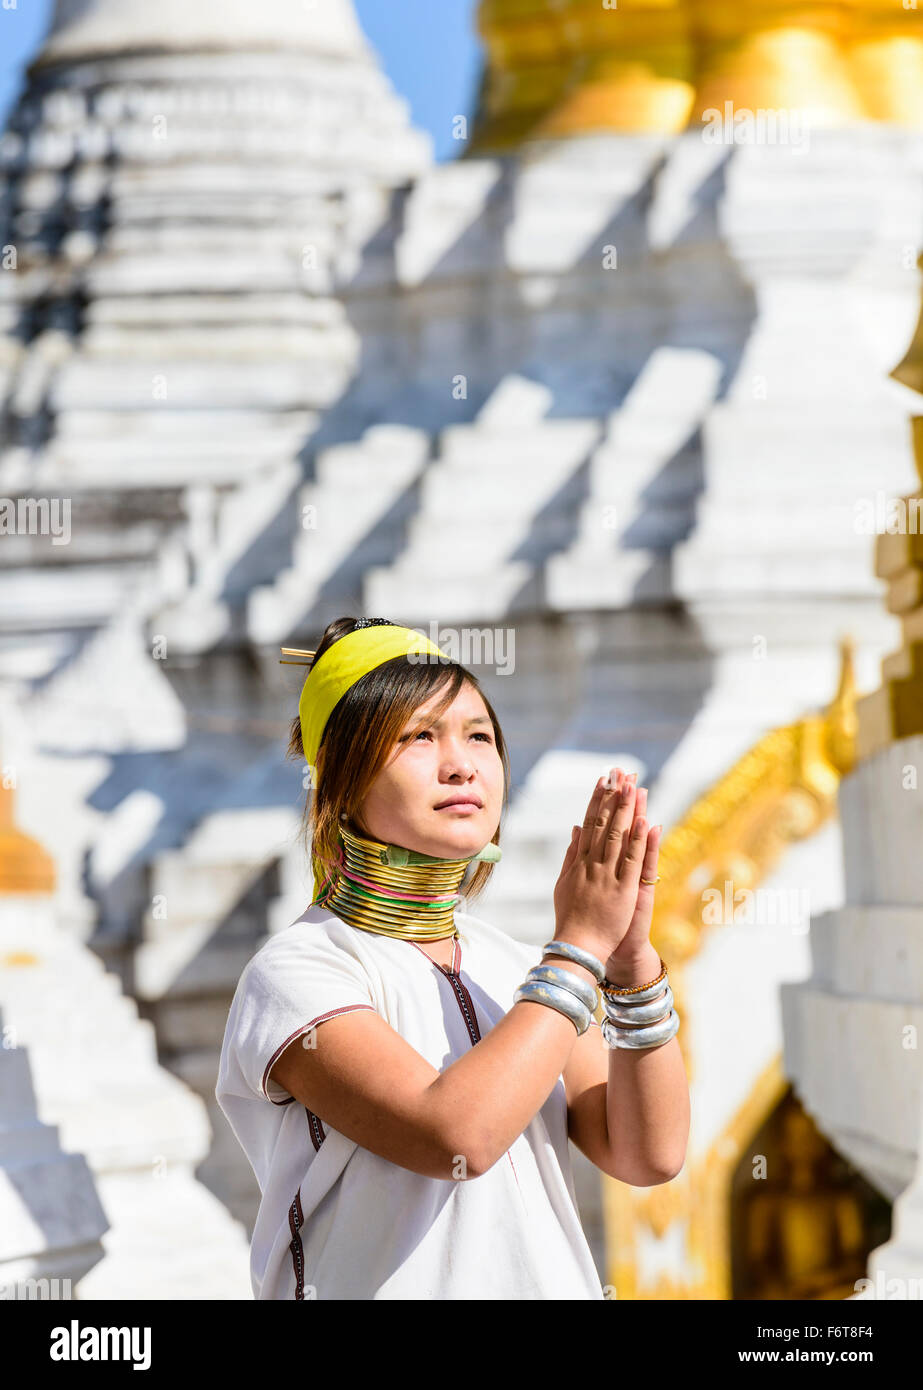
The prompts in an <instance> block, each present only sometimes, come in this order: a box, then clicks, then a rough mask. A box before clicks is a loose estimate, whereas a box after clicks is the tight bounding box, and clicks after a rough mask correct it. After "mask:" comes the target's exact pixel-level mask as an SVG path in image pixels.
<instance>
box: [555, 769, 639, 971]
mask: <svg viewBox="0 0 923 1390" xmlns="http://www.w3.org/2000/svg"><path fill="white" fill-rule="evenodd" d="M613 771H614V769H613ZM605 784H606V778H605V777H600V779H599V781H598V782H597V784H596V787H595V790H594V791H593V795H592V796H591V797H590V801H589V805H588V806H587V811H586V815H585V816H584V818H583V825H582V826H581V827H579V833H578V827H576V826H575V827H574V831H573V832H572V834H571V842H570V845H569V847H568V850H567V853H566V854H565V856H564V863H563V865H562V866H561V872H560V874H559V876H558V881H557V883H556V884H555V889H554V911H555V933H554V940H555V941H567V942H570V944H571V945H573V946H580V947H582V948H583V950H585V951H589V952H590V953H591V954H592V955H594V956H596V958H597V959H598V960H599V961H601V962H602V964H603V965H605V964H606V962H607V961H608V959H609V957H610V956H611V955H612V954H613V952H614V951H616V950H617V948H618V947H619V945H620V944H621V942H622V940H623V938H624V936H625V934H626V932H627V931H628V928H629V926H630V925H631V923H632V919H633V918H634V917H635V912H636V908H637V906H638V886H639V884H640V880H641V866H642V864H643V863H644V856H645V852H646V850H647V837H648V825H647V822H646V821H645V820H644V819H643V818H641V819H639V820H638V821H636V822H634V826H633V825H632V822H633V816H634V806H635V791H636V788H635V787H634V785H633V784H632V783H631V782H629V781H628V779H627V778H625V779H624V780H622V784H621V787H619V786H618V785H617V783H616V782H613V785H612V787H611V788H607V787H606V785H605ZM629 837H630V838H629ZM650 897H651V899H652V898H653V895H652V894H651V895H650ZM636 920H637V919H636Z"/></svg>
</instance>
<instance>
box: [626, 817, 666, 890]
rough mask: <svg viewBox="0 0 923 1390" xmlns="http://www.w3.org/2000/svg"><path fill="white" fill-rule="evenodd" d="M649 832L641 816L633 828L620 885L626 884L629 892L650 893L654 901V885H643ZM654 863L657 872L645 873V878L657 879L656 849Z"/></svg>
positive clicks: (645, 821)
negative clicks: (642, 879) (643, 869)
mask: <svg viewBox="0 0 923 1390" xmlns="http://www.w3.org/2000/svg"><path fill="white" fill-rule="evenodd" d="M648 830H649V826H648V823H647V820H646V819H645V817H644V816H639V817H638V819H637V820H636V821H635V824H634V826H633V828H632V832H631V837H630V839H629V841H628V849H627V851H626V853H625V860H624V863H623V864H622V872H621V873H620V874H619V883H621V884H624V885H625V887H626V888H627V889H628V890H629V892H634V893H636V894H638V893H650V894H651V900H652V901H653V885H652V884H642V883H641V878H642V866H643V865H645V864H646V863H647V862H648V843H647V841H648ZM653 862H654V865H655V870H654V872H653V873H650V874H649V873H644V874H643V877H644V878H655V877H656V864H657V852H656V849H655V852H654V856H653Z"/></svg>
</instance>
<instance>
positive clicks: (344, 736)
mask: <svg viewBox="0 0 923 1390" xmlns="http://www.w3.org/2000/svg"><path fill="white" fill-rule="evenodd" d="M307 655H309V656H310V655H312V654H311V653H308V654H307ZM290 751H291V752H292V753H293V754H294V755H296V756H298V757H299V758H303V759H304V760H305V761H306V762H307V763H308V765H309V768H310V769H311V778H312V785H313V788H314V797H313V802H312V804H311V805H310V806H309V807H306V816H308V824H309V826H310V831H311V843H312V859H313V865H314V872H315V888H316V894H315V898H314V901H313V902H312V904H311V906H310V907H309V908H308V909H307V911H306V912H305V913H304V914H303V915H302V917H301V918H299V920H298V921H297V922H295V923H294V924H293V925H292V926H290V927H288V928H286V929H285V930H283V931H280V932H278V933H276V934H275V935H273V936H271V937H270V938H269V940H268V941H267V942H266V943H265V944H264V945H263V946H262V947H261V948H260V950H259V951H257V952H256V954H255V955H254V956H253V958H252V959H251V960H250V962H249V963H248V964H247V966H246V967H245V969H244V971H243V974H242V975H241V978H240V982H239V984H238V987H237V991H236V993H235V995H234V999H233V1001H232V1004H231V1008H230V1012H229V1015H228V1022H227V1028H226V1032H225V1037H224V1045H223V1048H222V1053H221V1062H220V1069H219V1077H218V1085H217V1087H216V1092H215V1094H216V1097H217V1099H218V1103H219V1104H220V1106H221V1108H222V1110H223V1111H224V1113H225V1115H226V1116H227V1118H228V1121H229V1123H230V1124H231V1126H232V1128H233V1130H234V1132H235V1134H236V1135H237V1138H238V1140H239V1141H240V1143H241V1145H242V1146H243V1148H244V1150H245V1151H246V1153H247V1156H248V1158H249V1160H250V1162H251V1165H252V1167H253V1170H254V1172H255V1174H256V1177H257V1179H258V1181H259V1184H260V1189H261V1192H262V1201H261V1204H260V1209H259V1214H258V1217H257V1221H256V1225H255V1228H254V1232H253V1240H252V1245H251V1277H252V1283H253V1290H254V1295H255V1297H256V1298H258V1299H304V1298H319V1299H460V1298H475V1299H530V1298H537V1299H559V1298H560V1299H601V1298H602V1297H603V1290H602V1287H601V1285H600V1280H599V1276H598V1274H597V1271H596V1268H595V1265H594V1262H593V1258H592V1255H591V1252H590V1249H589V1246H588V1244H587V1241H586V1238H585V1236H584V1233H583V1230H582V1227H581V1224H580V1219H579V1216H578V1213H577V1208H576V1200H575V1192H574V1185H573V1177H572V1173H571V1168H570V1158H569V1153H568V1139H570V1140H572V1141H573V1142H574V1143H575V1144H576V1145H577V1147H578V1148H580V1149H581V1150H582V1151H583V1153H585V1154H586V1155H587V1156H588V1158H589V1159H590V1160H591V1161H592V1162H593V1163H594V1164H595V1165H596V1166H597V1167H598V1168H600V1169H601V1170H602V1171H603V1172H606V1173H609V1174H611V1175H612V1176H613V1177H615V1178H618V1179H620V1180H621V1181H623V1182H627V1183H631V1184H633V1185H635V1186H648V1185H652V1184H655V1183H661V1182H666V1181H668V1180H669V1179H670V1178H671V1177H673V1176H674V1175H675V1174H676V1173H677V1172H678V1171H679V1169H680V1167H681V1166H682V1163H683V1161H684V1156H685V1147H686V1142H687V1137H688V1129H689V1098H688V1088H687V1083H686V1076H685V1068H684V1066H683V1062H682V1058H681V1055H680V1051H679V1045H678V1043H677V1042H676V1041H675V1034H676V1030H677V1027H678V1025H679V1020H678V1018H677V1016H676V1013H675V1011H674V1010H673V1009H672V994H671V993H670V990H669V985H668V982H667V979H666V974H665V967H663V963H662V962H661V960H660V958H659V956H658V954H657V952H656V951H655V950H654V949H653V948H652V946H651V943H650V939H649V936H650V924H651V910H652V905H653V897H654V891H653V884H654V881H655V880H656V866H657V856H658V847H659V833H660V829H661V827H659V826H657V827H655V828H653V829H650V828H649V827H648V824H647V821H646V820H645V819H644V816H643V811H644V798H645V795H646V793H645V792H644V789H643V788H642V789H641V790H640V791H637V792H636V789H635V787H634V785H633V783H632V779H631V778H622V776H621V774H619V777H618V778H617V779H615V780H612V779H611V778H609V779H607V778H603V777H601V778H600V779H599V781H598V783H597V785H596V788H595V790H594V792H593V794H592V796H591V797H590V801H589V805H588V807H587V812H586V815H585V817H584V821H583V825H582V826H574V827H573V830H572V833H571V843H570V846H569V848H568V850H567V854H566V856H565V859H564V864H563V867H562V869H561V873H560V876H559V878H558V881H557V884H556V887H555V890H554V907H555V920H556V928H555V933H554V938H553V941H552V942H549V943H548V944H547V945H546V946H545V947H538V946H529V945H524V944H523V943H521V942H517V941H515V940H513V939H512V938H511V937H510V936H508V935H507V934H506V933H505V932H504V931H502V930H500V929H498V928H497V927H494V926H491V925H489V924H488V923H487V922H484V921H482V920H480V919H479V918H477V917H474V916H472V915H471V914H470V913H469V912H468V903H469V902H470V901H471V900H472V899H473V898H474V897H475V896H476V894H477V893H479V892H480V891H481V890H482V889H483V887H484V885H485V883H486V882H487V880H488V878H489V876H490V874H491V872H492V865H493V863H494V862H496V860H497V859H499V857H500V850H499V848H498V838H499V835H498V832H499V824H500V815H501V810H502V809H503V806H504V805H505V804H506V798H507V793H508V784H509V767H508V759H507V753H506V747H505V744H504V741H503V735H502V733H501V730H500V725H499V722H498V720H497V717H496V715H495V713H494V711H493V709H492V708H491V706H490V703H489V702H488V700H487V699H486V698H485V696H484V694H483V692H482V691H481V689H480V687H479V685H478V682H477V680H476V679H475V677H474V676H472V675H471V674H470V673H469V672H468V671H467V670H466V669H465V668H463V667H461V666H459V665H458V664H456V663H455V662H453V661H451V660H450V659H449V658H448V657H447V656H446V655H445V653H443V652H441V651H440V649H439V648H438V647H436V646H435V645H434V644H433V643H431V642H429V641H428V640H427V639H426V638H425V637H422V636H421V635H420V633H418V632H416V631H414V630H413V629H409V628H404V627H400V626H397V625H395V624H391V623H388V622H387V620H385V619H380V618H376V619H359V620H358V621H356V620H354V619H351V618H341V619H338V620H337V621H335V622H333V623H331V624H330V625H329V627H328V628H327V629H326V631H325V633H324V636H323V640H322V642H321V645H320V647H319V648H318V649H317V652H316V653H314V654H313V662H312V663H311V666H310V671H309V673H308V676H307V679H306V681H305V684H304V690H303V692H302V696H301V701H300V705H299V718H298V719H297V720H295V722H294V725H293V729H292V741H291V745H290ZM613 771H615V769H613ZM470 865H475V870H474V873H473V876H472V878H471V881H470V884H469V885H468V891H467V895H466V896H465V897H461V896H460V895H459V893H458V890H459V887H460V885H461V882H462V879H463V877H464V875H465V873H466V872H467V870H468V868H469V866H470ZM603 983H604V989H605V991H606V992H605V993H604V994H603V1002H604V1003H605V1009H606V1018H605V1019H604V1021H603V1024H602V1028H600V1026H598V1025H597V1024H596V1023H595V1021H594V1020H593V1018H592V1014H593V1012H594V1011H596V1010H597V1008H598V1002H599V993H598V988H599V986H600V984H603Z"/></svg>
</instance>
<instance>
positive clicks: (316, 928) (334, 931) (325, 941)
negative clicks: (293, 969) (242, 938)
mask: <svg viewBox="0 0 923 1390" xmlns="http://www.w3.org/2000/svg"><path fill="white" fill-rule="evenodd" d="M358 935H360V933H358V932H356V930H355V928H353V927H351V926H349V924H348V923H347V922H344V921H343V919H342V917H337V916H336V914H335V913H333V912H330V911H329V910H328V909H327V908H325V907H323V906H321V905H320V904H312V905H311V906H310V907H308V908H306V910H305V911H304V912H303V913H302V914H301V916H300V917H298V918H297V919H296V920H295V921H294V922H292V923H291V925H290V926H287V927H283V928H282V929H281V930H280V931H275V932H273V933H272V935H271V936H269V937H267V938H266V940H265V941H264V942H263V944H262V946H260V948H259V950H257V951H256V952H255V953H254V954H253V955H252V956H251V957H250V960H249V962H248V963H247V967H246V968H247V969H248V970H250V969H257V970H265V969H271V968H273V967H276V966H280V965H282V966H284V965H285V964H286V963H288V962H291V961H292V960H296V959H297V960H306V961H310V960H331V959H337V958H339V959H342V958H343V957H344V956H348V957H351V958H352V960H356V961H357V960H361V958H362V956H363V952H364V950H367V945H366V944H364V943H361V942H359V941H357V939H356V938H357V936H358Z"/></svg>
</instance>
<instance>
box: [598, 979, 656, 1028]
mask: <svg viewBox="0 0 923 1390" xmlns="http://www.w3.org/2000/svg"><path fill="white" fill-rule="evenodd" d="M603 1008H604V1010H605V1013H606V1018H608V1019H611V1021H612V1022H613V1023H630V1024H636V1023H637V1024H644V1023H656V1022H657V1020H658V1019H661V1018H666V1017H667V1016H668V1015H669V1012H670V1010H671V1009H672V1008H673V991H672V989H671V988H670V986H669V985H667V987H666V990H665V991H664V993H663V994H661V995H659V996H658V997H657V998H656V999H652V1000H651V1002H650V1003H649V1004H616V1003H615V1002H614V1001H613V1000H612V999H607V998H606V997H605V995H604V996H603Z"/></svg>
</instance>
